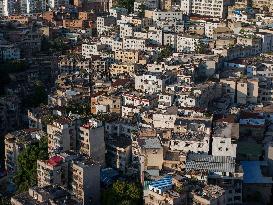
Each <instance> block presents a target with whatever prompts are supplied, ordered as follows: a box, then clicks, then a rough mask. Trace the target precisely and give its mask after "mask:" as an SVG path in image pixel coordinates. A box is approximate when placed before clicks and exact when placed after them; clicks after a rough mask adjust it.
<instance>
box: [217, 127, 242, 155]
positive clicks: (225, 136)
mask: <svg viewBox="0 0 273 205" xmlns="http://www.w3.org/2000/svg"><path fill="white" fill-rule="evenodd" d="M238 139H239V124H235V123H226V122H219V123H216V125H215V127H214V129H213V135H212V155H213V156H231V157H236V150H237V144H236V141H237V140H238Z"/></svg>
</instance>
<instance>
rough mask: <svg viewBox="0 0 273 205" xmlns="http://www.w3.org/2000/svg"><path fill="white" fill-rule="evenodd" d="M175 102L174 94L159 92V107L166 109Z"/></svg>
mask: <svg viewBox="0 0 273 205" xmlns="http://www.w3.org/2000/svg"><path fill="white" fill-rule="evenodd" d="M173 103H174V95H171V94H170V95H168V94H159V95H158V108H159V109H165V108H167V107H171V106H172V105H173Z"/></svg>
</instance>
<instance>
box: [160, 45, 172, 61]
mask: <svg viewBox="0 0 273 205" xmlns="http://www.w3.org/2000/svg"><path fill="white" fill-rule="evenodd" d="M173 51H174V50H173V47H172V46H171V45H168V46H166V47H165V48H163V49H162V50H161V52H160V53H159V55H158V61H162V60H163V58H168V57H170V56H171V55H172V54H173Z"/></svg>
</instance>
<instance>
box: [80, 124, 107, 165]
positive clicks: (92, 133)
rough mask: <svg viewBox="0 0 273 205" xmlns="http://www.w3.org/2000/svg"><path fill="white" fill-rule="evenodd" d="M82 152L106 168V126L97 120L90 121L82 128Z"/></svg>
mask: <svg viewBox="0 0 273 205" xmlns="http://www.w3.org/2000/svg"><path fill="white" fill-rule="evenodd" d="M80 141H81V145H80V152H81V153H82V154H84V155H86V156H89V157H92V158H93V159H94V160H96V161H97V162H99V163H100V165H102V166H104V164H105V142H104V126H103V125H102V123H101V122H99V121H96V120H89V121H88V122H87V123H86V124H84V125H82V126H81V127H80Z"/></svg>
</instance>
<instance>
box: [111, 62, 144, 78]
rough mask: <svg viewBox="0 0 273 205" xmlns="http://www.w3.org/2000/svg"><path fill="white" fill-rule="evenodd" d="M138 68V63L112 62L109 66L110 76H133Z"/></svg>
mask: <svg viewBox="0 0 273 205" xmlns="http://www.w3.org/2000/svg"><path fill="white" fill-rule="evenodd" d="M137 68H139V66H138V64H131V63H122V64H116V63H114V64H112V65H111V68H110V75H111V77H112V78H118V77H119V76H123V75H124V76H127V77H128V76H134V74H135V73H136V72H137Z"/></svg>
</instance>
